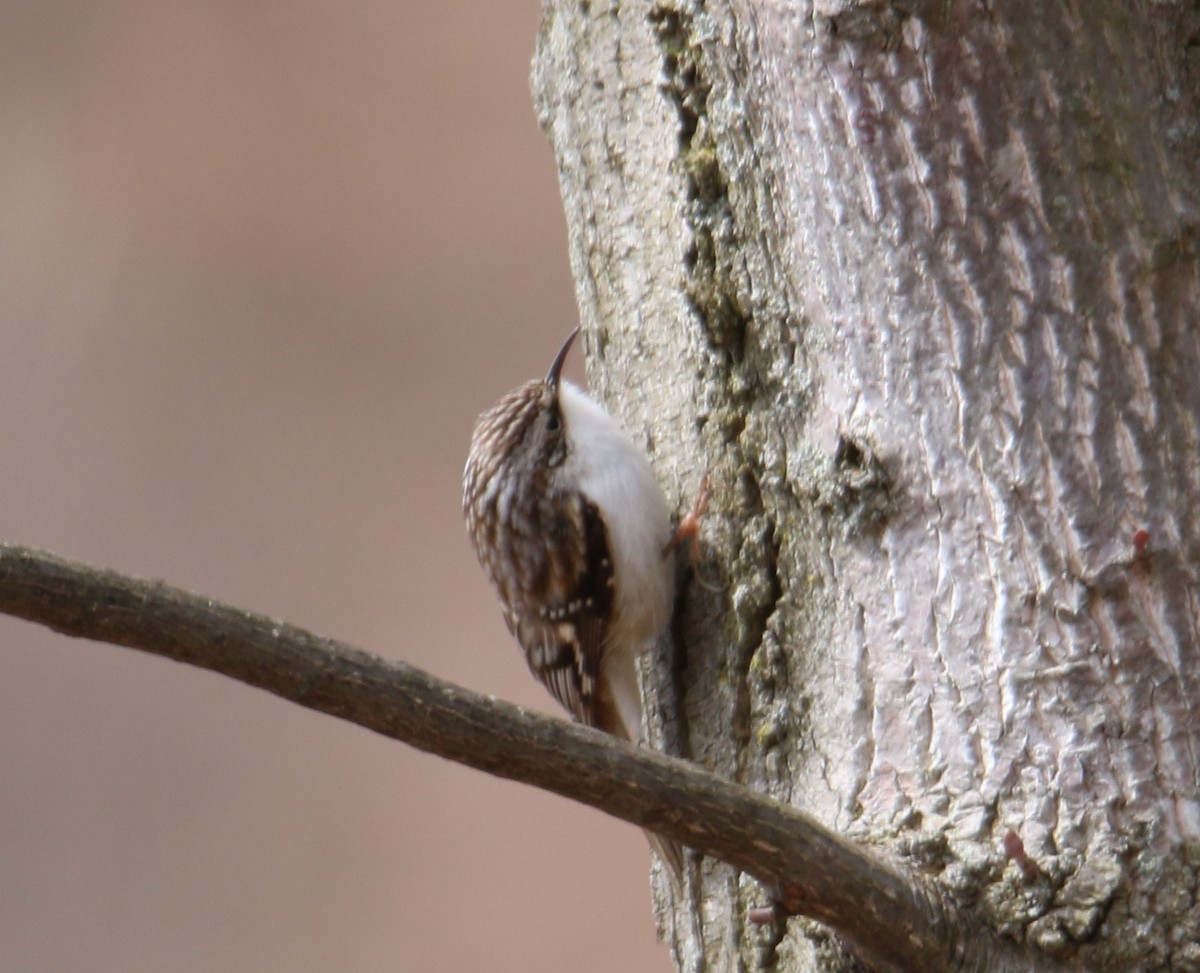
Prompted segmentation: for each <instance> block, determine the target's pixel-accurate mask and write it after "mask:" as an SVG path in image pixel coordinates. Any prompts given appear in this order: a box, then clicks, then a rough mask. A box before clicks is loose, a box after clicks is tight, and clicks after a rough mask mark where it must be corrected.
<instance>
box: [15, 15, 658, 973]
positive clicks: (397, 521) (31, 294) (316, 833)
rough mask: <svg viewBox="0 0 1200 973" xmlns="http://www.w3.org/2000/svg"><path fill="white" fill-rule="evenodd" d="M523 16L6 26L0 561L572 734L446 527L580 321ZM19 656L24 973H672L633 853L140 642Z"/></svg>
mask: <svg viewBox="0 0 1200 973" xmlns="http://www.w3.org/2000/svg"><path fill="white" fill-rule="evenodd" d="M539 7H540V4H539V3H538V2H537V0H493V2H491V3H479V2H470V3H468V2H466V0H425V2H404V0H390V2H382V0H371V2H368V0H357V2H356V0H350V2H347V3H341V4H331V3H327V2H323V3H315V2H305V0H289V2H286V3H284V2H275V0H259V2H251V3H228V2H218V0H187V2H176V0H108V2H106V3H103V4H100V3H84V2H71V0H62V2H55V0H38V2H36V3H32V2H19V0H7V2H0V90H2V91H3V97H2V98H0V536H3V537H4V538H6V539H10V540H14V541H19V542H22V543H27V544H32V545H35V546H40V547H46V548H49V549H51V550H53V551H55V552H58V553H60V554H63V555H65V556H68V557H72V558H78V559H82V560H85V561H89V562H93V563H96V564H100V565H106V566H110V567H114V568H117V569H120V570H123V571H126V572H130V573H133V574H136V575H139V576H142V577H151V578H162V579H166V580H168V581H170V582H172V583H175V584H179V585H182V586H184V587H187V588H190V589H193V590H195V591H198V592H203V593H205V594H208V595H212V596H214V597H217V598H220V599H223V600H226V601H229V602H232V603H234V604H236V605H240V606H244V607H247V608H252V609H254V610H257V611H259V612H264V613H267V614H269V615H273V616H276V617H280V618H284V619H287V620H289V621H291V622H295V623H297V624H299V625H303V626H306V627H309V628H311V629H313V630H315V631H317V632H320V633H322V634H328V635H333V636H336V637H338V638H341V639H344V640H347V641H349V642H351V643H354V644H357V645H359V646H362V647H364V648H366V649H368V650H371V651H374V652H378V653H381V654H384V655H388V656H394V657H397V658H403V659H406V660H408V661H410V662H413V663H415V664H417V665H419V666H422V667H424V668H427V669H429V670H431V671H433V672H434V673H436V674H438V675H440V676H444V677H446V678H448V679H451V680H454V681H456V682H459V683H462V684H465V685H467V686H470V687H472V688H475V689H477V690H481V691H484V692H490V693H495V694H497V695H500V696H503V697H506V698H508V699H512V700H515V701H517V702H520V703H524V704H526V705H530V706H533V707H536V708H539V709H542V710H544V711H547V712H555V709H554V707H553V704H552V701H551V700H550V698H549V696H548V695H547V694H546V693H545V691H544V690H542V689H541V687H540V686H538V685H537V684H536V683H535V682H534V681H533V680H532V678H531V677H530V676H529V674H528V672H527V671H526V669H525V665H524V662H523V660H522V657H521V654H520V652H519V651H518V650H517V648H516V647H515V646H514V645H513V643H512V642H511V640H510V638H509V636H508V634H507V632H506V631H505V629H504V627H503V624H502V622H501V619H500V613H499V610H498V608H497V605H496V602H495V599H494V597H493V595H492V593H491V591H490V590H489V589H488V587H487V586H486V583H485V581H484V579H483V575H482V573H481V571H480V570H479V568H478V566H477V564H476V563H475V560H474V556H473V554H472V553H471V551H470V549H469V548H468V546H467V541H466V537H465V532H464V529H463V525H462V518H461V513H460V489H461V488H460V475H461V470H462V464H463V461H464V459H465V456H466V449H467V443H468V439H469V436H470V431H471V426H472V423H473V421H474V419H475V417H476V415H477V414H478V413H479V412H480V411H481V410H482V409H483V408H484V407H486V406H487V405H489V404H490V403H491V401H492V400H493V399H495V398H496V397H497V396H498V395H499V394H500V393H502V392H503V391H505V390H507V389H508V388H509V387H510V386H512V385H515V384H516V383H518V382H519V381H522V380H524V379H526V378H529V377H533V376H535V375H539V374H542V373H543V372H544V370H545V368H546V366H547V365H548V364H549V362H550V359H551V357H552V356H553V354H554V352H555V350H556V349H557V347H558V345H559V342H560V341H561V339H562V338H563V337H564V335H565V334H566V333H567V331H568V330H569V329H570V327H572V326H573V324H574V321H575V317H576V315H575V306H574V298H573V291H572V285H571V281H570V278H569V273H568V267H567V257H566V243H565V231H564V226H563V220H562V214H561V210H560V206H559V199H558V187H557V182H556V178H555V174H554V167H553V161H552V158H551V153H550V150H549V147H548V145H547V144H546V142H545V140H544V138H543V136H542V135H541V133H540V132H539V130H538V128H537V124H536V120H535V118H534V114H533V109H532V107H531V103H530V96H529V94H528V81H527V78H528V72H529V60H530V57H531V54H532V51H533V45H534V38H535V34H536V29H537V22H538V18H539V15H540V9H539ZM572 371H573V374H574V375H575V376H576V377H579V376H581V374H582V371H581V368H580V363H579V362H578V361H576V362H575V363H573V367H572ZM0 662H2V664H3V673H4V675H3V678H2V679H0V969H3V970H5V971H17V973H73V971H80V973H82V971H88V973H105V971H121V973H139V971H153V973H161V971H163V970H170V971H173V973H186V971H197V973H200V971H205V973H207V971H220V973H235V971H256V973H257V971H263V970H270V971H328V970H338V971H351V973H357V971H364V973H366V971H388V973H395V971H403V970H421V969H467V970H470V969H480V968H485V969H489V970H498V971H504V970H521V971H532V973H537V971H551V970H553V971H564V970H570V971H574V973H585V971H593V970H596V971H599V970H605V971H611V970H620V971H626V970H650V971H660V973H666V971H667V970H669V969H670V964H669V961H668V955H667V951H666V948H665V947H663V946H661V945H659V944H657V943H656V942H655V939H654V926H653V920H652V917H651V913H650V905H649V891H648V881H647V851H646V846H645V842H644V839H643V838H642V836H641V835H640V834H639V833H638V831H637V830H636V829H635V828H632V827H629V826H626V825H622V824H619V823H617V822H614V821H610V820H608V819H606V818H604V817H603V816H601V815H600V814H598V813H596V812H593V811H589V810H586V809H582V808H578V807H575V806H573V805H571V804H569V803H567V802H565V801H563V800H561V799H559V798H554V797H550V796H548V795H544V794H541V793H539V792H535V791H532V790H529V789H525V788H522V787H519V786H517V785H514V784H510V783H506V782H501V781H498V780H493V779H491V778H488V777H486V776H483V775H481V774H478V773H476V772H474V771H469V770H466V769H463V768H461V767H458V766H455V765H452V764H449V763H445V762H443V761H440V760H437V759H434V758H431V757H427V756H424V755H421V754H418V753H416V752H414V751H412V750H410V749H408V748H406V747H404V746H403V745H400V744H397V743H393V742H390V741H387V740H384V739H382V738H379V737H375V736H372V735H371V734H369V733H367V732H366V731H364V730H360V729H358V728H356V727H353V726H350V725H347V724H343V723H340V722H338V721H336V720H334V719H332V718H329V717H324V716H320V715H317V714H314V713H311V712H308V711H306V710H303V709H301V708H299V707H297V706H294V705H291V704H288V703H284V702H282V701H280V700H277V699H275V698H274V697H271V696H269V695H266V694H264V693H261V692H258V691H255V690H252V689H249V688H247V687H245V686H242V685H240V684H237V683H234V682H231V681H229V680H227V679H223V678H221V677H218V676H215V675H212V674H209V673H205V672H201V671H197V670H191V669H188V668H185V667H183V666H180V665H177V664H173V663H168V662H165V661H162V660H159V659H155V658H152V657H148V656H142V655H140V654H138V653H135V652H132V651H129V650H127V649H119V648H114V647H110V646H103V645H97V644H92V643H87V642H78V641H72V640H68V639H65V638H62V637H59V636H55V635H52V634H50V633H48V632H46V631H43V630H40V629H38V628H36V627H34V626H31V625H26V624H23V623H19V622H16V621H13V620H11V619H3V618H0Z"/></svg>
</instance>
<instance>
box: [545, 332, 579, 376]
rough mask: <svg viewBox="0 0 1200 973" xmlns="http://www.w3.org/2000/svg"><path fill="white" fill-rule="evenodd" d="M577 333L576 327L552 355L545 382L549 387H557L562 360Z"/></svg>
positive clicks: (564, 358)
mask: <svg viewBox="0 0 1200 973" xmlns="http://www.w3.org/2000/svg"><path fill="white" fill-rule="evenodd" d="M578 335H579V329H578V328H576V329H575V330H574V331H572V332H571V333H570V334H569V335H567V340H566V341H564V342H563V346H562V347H561V348H559V349H558V354H557V355H555V356H554V364H552V365H551V366H550V371H548V372H547V373H546V384H547V385H549V386H550V387H551V388H558V379H559V376H560V375H561V374H562V369H563V362H565V361H566V360H567V352H568V351H570V350H571V344H572V343H573V342H574V341H575V338H576V337H577V336H578Z"/></svg>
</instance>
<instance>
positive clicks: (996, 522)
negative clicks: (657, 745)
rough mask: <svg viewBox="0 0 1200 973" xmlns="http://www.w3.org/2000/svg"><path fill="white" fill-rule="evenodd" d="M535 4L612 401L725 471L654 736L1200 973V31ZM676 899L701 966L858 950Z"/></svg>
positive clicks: (1060, 938) (958, 13) (719, 473)
mask: <svg viewBox="0 0 1200 973" xmlns="http://www.w3.org/2000/svg"><path fill="white" fill-rule="evenodd" d="M545 9H546V15H545V22H544V26H543V32H542V36H541V38H540V43H539V47H538V53H537V56H536V58H535V66H534V93H535V99H536V100H537V103H538V106H539V112H540V114H541V117H542V119H543V123H544V125H545V127H546V130H547V132H548V134H549V136H550V139H551V142H552V144H553V146H554V149H555V152H556V155H557V158H558V161H559V169H560V174H561V179H562V187H563V197H564V203H565V208H566V212H567V218H568V225H569V228H570V236H571V253H572V261H573V267H574V270H575V274H576V279H577V284H578V294H579V301H580V307H581V313H582V317H583V321H584V327H585V336H586V339H587V347H588V350H589V358H590V362H589V374H590V376H591V378H592V381H593V386H594V388H595V390H596V391H597V392H598V393H599V394H600V395H601V396H602V397H603V398H605V399H606V400H607V401H608V402H609V404H610V405H611V406H612V407H613V409H614V411H615V412H616V413H617V414H618V415H620V416H621V417H622V418H623V419H624V420H625V422H626V423H627V425H628V426H629V427H630V428H631V429H633V430H645V436H646V440H647V442H648V445H650V447H651V448H652V449H653V451H654V453H655V457H656V464H657V466H658V469H659V471H660V475H661V476H662V478H663V480H664V483H665V484H666V485H667V486H668V488H669V490H670V491H672V492H673V495H674V497H675V498H676V499H678V500H679V502H680V504H681V505H685V504H686V502H687V498H688V497H689V495H690V494H691V493H692V492H693V491H694V490H695V487H696V483H697V481H698V478H699V475H700V473H701V471H702V470H703V469H705V468H707V467H712V468H713V470H714V474H713V475H714V480H715V482H716V484H717V486H718V490H717V496H716V499H715V501H714V503H713V506H712V508H711V513H710V517H709V519H708V521H707V523H706V528H705V534H704V539H705V547H706V558H705V560H704V562H703V564H702V565H701V571H702V572H703V573H704V576H705V577H706V578H708V580H710V581H718V582H719V583H720V585H721V588H722V590H721V591H720V592H719V593H717V594H710V593H707V592H705V591H704V590H702V589H701V588H699V587H697V586H693V587H692V588H691V589H690V590H689V593H688V600H687V604H686V611H685V617H684V624H683V630H682V633H681V634H682V636H683V637H682V639H681V647H680V652H681V655H682V656H683V658H682V659H681V660H679V661H680V662H681V663H683V666H682V669H681V671H680V674H679V679H678V682H679V688H680V689H682V701H681V703H680V705H678V706H673V705H670V699H671V696H670V693H667V692H662V693H661V694H660V696H661V698H662V699H665V700H667V701H668V702H667V703H666V704H665V705H663V706H661V707H660V713H659V714H658V719H657V722H656V725H655V727H653V732H654V734H655V736H656V737H663V736H665V738H666V739H667V740H668V741H669V742H670V743H671V745H672V746H673V747H675V748H677V749H679V750H681V751H682V752H684V753H686V754H687V755H688V756H690V757H692V758H693V759H695V760H697V761H698V762H700V763H702V764H703V765H705V766H707V767H710V768H712V769H713V770H715V771H716V772H718V773H719V774H722V775H724V776H726V777H729V778H731V779H734V780H737V781H739V782H743V783H746V784H747V785H749V786H752V787H754V788H755V789H758V790H761V791H763V792H765V793H769V794H771V795H773V796H776V797H778V798H780V799H782V800H784V801H787V802H789V803H792V804H794V805H796V806H798V807H802V808H804V809H806V810H808V811H810V812H812V813H813V814H815V815H816V816H817V817H819V818H820V819H821V820H823V821H825V822H827V823H828V824H830V825H831V826H833V827H836V828H837V829H839V830H841V831H842V832H844V833H846V834H848V835H852V836H855V837H857V838H860V839H862V840H864V841H868V842H871V843H876V844H878V845H880V846H882V847H886V848H888V849H890V850H891V852H892V853H894V854H897V855H900V856H902V857H904V858H906V859H907V860H908V861H909V862H910V863H912V864H913V865H914V866H915V867H918V868H920V869H921V870H922V871H923V872H924V873H925V874H926V875H928V876H929V877H930V878H933V879H935V880H936V881H937V882H939V883H941V885H942V887H943V888H944V889H945V890H947V892H948V893H949V894H950V895H952V896H953V897H955V898H956V899H957V900H958V901H960V902H962V903H965V904H967V905H968V906H969V907H970V908H972V909H973V910H976V911H977V913H978V914H979V915H981V916H983V917H984V918H985V920H986V921H987V922H988V923H989V924H990V925H992V926H993V927H994V928H996V929H998V930H1000V931H1001V932H1002V933H1004V934H1005V935H1008V936H1011V937H1013V938H1016V939H1019V940H1023V941H1028V942H1030V943H1032V944H1035V945H1036V946H1037V947H1038V948H1040V949H1042V950H1044V951H1046V952H1047V953H1048V954H1050V955H1053V956H1057V957H1064V958H1075V959H1077V960H1080V961H1082V962H1084V963H1086V965H1087V967H1088V968H1089V969H1096V970H1107V969H1112V970H1118V969H1121V970H1124V969H1134V968H1136V969H1140V970H1200V945H1198V943H1200V904H1198V903H1197V894H1196V890H1197V874H1198V872H1200V794H1198V791H1200V758H1198V756H1197V754H1198V752H1200V715H1198V713H1197V707H1198V706H1200V703H1198V702H1197V701H1198V700H1200V671H1198V665H1197V662H1198V656H1200V649H1198V647H1197V631H1196V630H1197V620H1196V619H1197V611H1198V610H1200V577H1198V574H1197V566H1196V565H1197V562H1198V555H1200V519H1198V518H1197V517H1196V516H1195V515H1194V511H1195V506H1196V504H1195V500H1194V498H1195V497H1196V496H1197V493H1198V488H1200V382H1198V381H1197V379H1196V377H1197V376H1200V325H1198V322H1200V270H1198V263H1200V261H1198V252H1200V242H1198V241H1200V235H1198V233H1197V226H1198V224H1200V207H1198V205H1197V199H1196V193H1197V189H1196V187H1198V186H1200V134H1198V133H1200V110H1198V107H1197V104H1198V102H1197V95H1198V89H1200V57H1198V56H1197V51H1198V50H1200V12H1198V11H1197V9H1196V7H1195V5H1194V4H1184V3H1157V4H1150V3H1111V2H1096V3H1088V4H1076V3H1070V2H1054V0H1052V2H1039V3H1032V2H1014V3H1010V4H1004V5H993V6H992V7H991V8H986V7H984V6H983V5H979V4H974V3H965V2H950V3H939V4H933V3H919V2H910V3H902V4H885V3H870V4H863V3H853V2H835V0H824V2H818V3H801V2H798V3H782V2H776V3H770V4H764V3H753V2H749V0H727V2H708V3H702V2H690V3H689V2H677V3H667V2H664V3H648V2H639V3H626V4H620V5H614V4H599V3H587V2H583V3H580V2H571V3H547V4H546V8H545ZM651 681H652V682H653V683H655V685H656V686H657V687H658V688H659V689H660V690H665V689H669V688H670V686H667V685H665V683H664V680H662V679H652V680H651ZM1006 849H1007V850H1006ZM1022 850H1023V852H1024V853H1025V854H1027V855H1028V861H1025V862H1024V865H1025V867H1022V864H1021V863H1022V861H1023V859H1021V852H1022ZM692 879H693V881H692V882H691V884H690V885H689V888H688V890H687V894H686V895H685V896H684V899H683V901H677V902H668V901H667V895H668V890H667V889H666V888H665V886H662V885H660V888H659V893H660V896H662V898H660V903H661V910H662V911H661V915H662V921H663V924H664V931H665V932H666V933H667V934H668V935H669V936H670V937H671V938H672V940H673V942H674V943H675V946H676V950H677V957H678V960H679V964H680V967H681V968H682V969H687V970H698V971H699V970H712V971H716V970H722V971H723V970H735V969H741V968H751V969H756V968H778V969H783V970H789V971H791V970H804V969H837V968H840V967H839V966H838V964H839V963H840V962H841V960H840V959H839V958H838V956H839V951H840V945H839V944H838V943H836V942H833V941H831V940H830V939H829V937H827V936H825V935H823V934H822V933H821V932H820V930H818V929H817V928H816V927H814V926H812V925H809V924H805V923H801V922H798V921H793V922H791V923H789V924H783V923H780V924H776V925H774V926H772V927H769V928H768V929H765V930H764V929H761V928H755V927H752V926H750V925H749V924H748V923H747V920H746V911H747V908H748V907H749V906H751V905H753V904H756V903H757V902H759V901H760V900H761V897H762V893H761V891H760V890H759V889H757V888H756V887H755V885H754V883H752V882H748V881H746V880H745V879H744V878H740V877H739V876H738V874H737V873H736V872H734V871H733V870H731V869H729V868H728V867H726V866H721V865H717V864H714V863H709V862H706V863H704V864H703V865H702V866H701V867H699V868H698V869H696V870H695V871H694V874H693V876H692ZM901 933H902V931H898V934H901Z"/></svg>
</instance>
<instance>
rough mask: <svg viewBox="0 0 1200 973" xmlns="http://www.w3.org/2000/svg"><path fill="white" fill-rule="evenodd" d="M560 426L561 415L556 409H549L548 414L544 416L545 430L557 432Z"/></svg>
mask: <svg viewBox="0 0 1200 973" xmlns="http://www.w3.org/2000/svg"><path fill="white" fill-rule="evenodd" d="M561 428H562V416H560V415H559V414H558V410H557V409H551V410H550V414H549V415H548V416H546V432H558V431H559V430H560V429H561Z"/></svg>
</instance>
